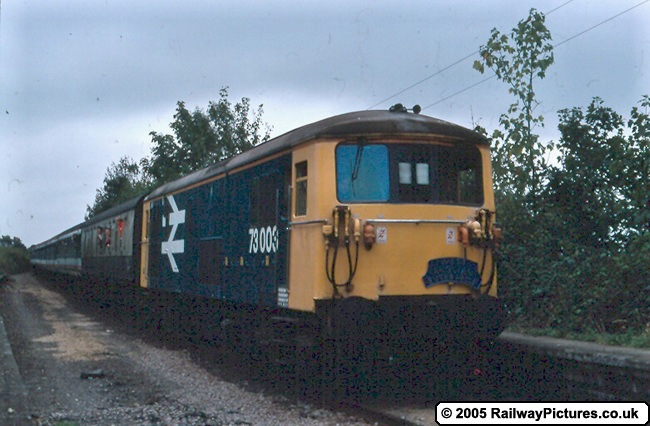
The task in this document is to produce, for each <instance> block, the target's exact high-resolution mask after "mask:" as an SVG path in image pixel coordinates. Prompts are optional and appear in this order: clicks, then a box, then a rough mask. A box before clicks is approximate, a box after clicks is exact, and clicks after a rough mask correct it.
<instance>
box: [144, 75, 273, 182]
mask: <svg viewBox="0 0 650 426" xmlns="http://www.w3.org/2000/svg"><path fill="white" fill-rule="evenodd" d="M219 95H220V99H219V100H218V101H217V102H210V104H209V105H208V108H207V110H206V111H203V110H201V109H199V108H196V109H195V110H194V111H193V112H190V111H189V110H188V109H187V108H186V107H185V103H184V102H178V104H177V107H176V114H174V121H173V122H172V123H170V127H171V128H172V130H173V132H174V134H173V135H168V134H161V133H157V132H151V133H150V135H151V139H152V143H153V148H152V150H151V153H152V157H151V159H148V161H147V163H146V165H145V168H146V171H147V172H148V173H149V174H150V175H151V176H152V178H153V179H155V181H156V182H157V183H164V182H168V181H170V180H173V179H176V178H178V177H180V176H183V175H186V174H188V173H190V172H192V171H195V170H199V169H201V168H204V167H206V166H208V165H210V164H214V163H216V162H219V161H221V160H224V159H227V158H230V157H233V156H235V155H237V154H240V153H242V152H244V151H247V150H249V149H251V148H253V147H254V146H256V145H258V144H260V143H261V142H264V141H266V140H268V139H269V130H270V129H269V126H268V125H267V124H264V123H262V113H263V110H262V105H260V106H259V107H258V109H257V110H256V111H251V107H250V99H248V98H242V100H241V101H240V102H238V103H236V104H235V105H234V106H233V105H232V104H231V103H230V102H229V101H228V89H227V87H224V88H222V89H221V90H220V92H219ZM262 127H266V130H265V131H264V133H263V134H262Z"/></svg>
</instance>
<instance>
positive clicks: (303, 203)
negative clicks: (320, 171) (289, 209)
mask: <svg viewBox="0 0 650 426" xmlns="http://www.w3.org/2000/svg"><path fill="white" fill-rule="evenodd" d="M307 172H308V170H307V161H302V162H300V163H296V165H295V176H296V206H295V212H294V215H295V216H305V215H306V214H307Z"/></svg>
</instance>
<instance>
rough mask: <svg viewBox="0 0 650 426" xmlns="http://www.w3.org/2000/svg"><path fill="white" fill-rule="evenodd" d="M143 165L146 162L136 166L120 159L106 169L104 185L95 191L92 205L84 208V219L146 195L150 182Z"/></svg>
mask: <svg viewBox="0 0 650 426" xmlns="http://www.w3.org/2000/svg"><path fill="white" fill-rule="evenodd" d="M144 164H146V160H144V161H141V164H138V163H136V162H135V161H134V160H133V159H132V158H129V157H122V158H120V161H119V162H118V163H117V164H115V163H112V164H111V165H110V167H109V168H108V169H106V176H105V177H104V185H103V186H102V187H101V188H100V189H98V190H97V192H96V195H95V202H94V204H93V205H92V206H86V219H90V218H91V217H93V216H95V215H97V214H99V213H101V212H104V211H106V210H108V209H110V208H111V207H114V206H117V205H119V204H121V203H124V202H126V201H128V200H130V199H132V198H135V197H137V196H139V195H142V194H144V193H146V192H147V190H148V189H150V188H151V185H152V181H151V178H150V177H149V175H148V174H147V173H146V171H145V168H144V166H143V165H144Z"/></svg>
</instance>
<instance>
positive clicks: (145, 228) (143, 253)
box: [140, 202, 151, 288]
mask: <svg viewBox="0 0 650 426" xmlns="http://www.w3.org/2000/svg"><path fill="white" fill-rule="evenodd" d="M142 209H143V218H142V238H141V241H140V287H143V288H147V287H149V234H150V232H151V203H148V202H145V203H143V206H142Z"/></svg>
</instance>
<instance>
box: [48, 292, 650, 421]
mask: <svg viewBox="0 0 650 426" xmlns="http://www.w3.org/2000/svg"><path fill="white" fill-rule="evenodd" d="M57 285H58V286H59V287H60V288H63V290H64V291H65V293H66V294H67V295H68V296H70V297H72V298H75V299H77V301H78V302H79V303H81V304H82V305H85V310H87V311H94V312H95V313H96V314H99V315H101V316H102V317H103V318H105V319H106V320H107V321H112V322H119V323H125V322H126V323H127V324H128V323H129V322H130V324H131V326H132V328H134V329H138V330H145V333H149V334H151V333H153V334H154V335H159V334H161V333H162V334H163V335H168V336H169V337H170V339H169V341H172V342H174V343H173V344H174V345H181V346H182V345H186V346H188V347H191V348H193V351H194V353H193V359H194V360H195V361H196V362H198V363H200V364H203V365H206V366H207V365H208V364H210V363H211V362H214V360H215V357H221V358H230V361H227V362H233V365H234V366H235V368H236V369H237V370H238V373H237V374H236V375H237V377H239V379H242V380H245V381H246V380H250V379H252V380H255V381H257V382H258V383H260V384H261V386H262V387H264V388H265V390H264V392H270V393H281V394H284V395H290V396H291V397H292V398H293V397H299V398H306V400H308V401H310V403H313V404H321V406H322V407H324V409H330V408H333V409H341V410H343V411H346V412H348V413H351V414H352V415H356V416H360V417H363V418H365V419H368V420H369V421H373V420H374V421H376V422H378V423H379V424H387V425H393V424H402V425H431V424H435V423H434V422H435V408H436V404H437V403H438V402H439V401H441V400H447V401H456V400H459V399H460V400H466V401H470V400H473V401H551V400H572V401H585V400H592V401H593V400H607V401H612V400H614V401H616V400H637V401H638V400H649V399H650V352H648V351H641V350H634V349H624V348H611V347H606V346H602V345H596V344H589V343H582V342H573V341H566V340H561V339H549V338H540V337H530V336H524V335H518V334H514V333H504V334H503V335H502V336H501V337H500V338H499V339H498V340H497V341H496V342H495V343H494V344H493V345H491V346H489V347H488V348H487V351H488V352H487V353H486V356H488V358H489V360H490V362H488V363H487V364H486V365H485V368H484V369H483V370H482V371H480V372H478V373H477V375H476V377H474V376H472V377H469V378H467V377H465V378H461V379H462V380H455V379H456V378H454V377H450V376H449V375H448V376H447V379H446V380H440V379H439V377H440V376H439V375H438V374H437V372H436V371H432V370H431V369H430V368H429V369H427V368H423V367H422V366H418V365H415V364H414V363H413V362H411V363H410V364H409V363H406V364H405V363H404V362H403V360H402V363H401V364H400V363H399V362H398V363H396V364H395V363H394V364H392V365H391V364H390V363H388V364H386V363H384V364H380V363H379V364H376V365H375V366H374V368H375V369H376V370H381V371H380V372H379V373H377V372H375V374H374V375H373V377H372V381H371V383H365V384H364V385H363V386H357V387H356V388H355V389H356V390H355V391H354V392H351V393H350V394H349V395H345V396H344V397H343V398H342V399H341V400H338V401H335V402H334V405H331V406H329V405H323V404H328V403H323V402H322V401H318V402H316V397H315V395H317V394H318V393H319V391H320V389H314V386H313V385H310V383H320V382H318V381H312V380H311V379H313V378H314V377H315V376H316V375H317V374H318V372H317V371H316V370H314V368H315V367H313V366H307V367H306V368H305V366H304V365H303V364H300V363H296V362H295V360H292V359H291V356H290V354H291V353H292V352H293V353H302V354H305V356H307V354H308V353H309V350H310V347H311V346H312V345H313V342H311V341H310V340H309V338H308V337H307V336H306V335H305V333H303V332H300V329H299V327H298V328H297V329H298V330H299V331H298V332H296V326H295V324H292V323H291V321H288V322H287V321H286V319H283V318H277V321H278V323H279V324H281V325H282V326H281V327H278V328H274V329H273V330H269V329H267V330H265V331H264V332H263V333H261V334H262V336H261V338H260V336H258V337H257V338H258V339H259V341H261V342H262V343H263V344H264V347H265V350H264V351H262V352H260V351H259V347H257V349H255V350H253V349H252V348H251V347H250V346H246V345H241V343H242V341H245V340H246V339H241V337H240V342H239V343H240V344H238V345H235V346H234V347H231V348H229V349H224V347H225V346H224V345H223V343H224V342H223V341H221V340H219V339H220V338H221V339H224V336H221V337H220V338H219V337H217V338H216V339H215V336H212V335H209V332H210V330H209V329H207V328H206V327H205V318H206V315H207V313H206V312H207V311H209V309H208V308H207V307H206V306H203V305H201V304H200V303H201V302H200V301H193V302H192V303H190V301H189V300H185V301H183V302H182V303H181V304H180V305H184V306H185V308H187V309H186V310H185V311H183V310H178V309H174V308H178V306H176V307H170V305H169V303H168V302H169V301H160V302H161V303H158V302H154V303H153V304H152V303H151V300H148V301H146V303H147V304H148V307H147V308H146V309H142V307H141V306H140V309H141V310H142V312H143V315H141V316H133V317H129V318H127V317H124V316H122V317H119V316H117V315H116V312H117V311H122V310H123V309H124V307H125V306H127V307H128V306H131V307H136V306H138V305H139V304H142V303H145V301H142V300H138V299H137V298H134V299H130V297H129V296H128V295H126V294H125V293H124V292H123V291H122V289H120V288H109V289H107V291H105V292H104V294H103V295H102V296H101V298H100V299H98V298H95V299H94V300H93V301H92V302H89V300H90V299H88V298H87V297H86V293H85V292H83V291H80V290H79V288H80V287H79V286H69V287H67V286H66V285H63V284H62V282H59V283H58V284H57ZM97 307H101V309H97ZM206 309H207V311H206ZM188 311H189V312H201V313H202V314H201V315H200V317H201V318H200V319H198V320H196V319H195V318H194V319H193V316H192V315H191V314H189V312H188ZM170 312H174V315H173V316H169V314H170ZM156 318H158V319H159V320H155V319H156ZM178 324H183V327H182V328H179V327H178ZM233 326H234V325H233V324H231V323H228V322H225V323H222V324H221V327H222V328H223V329H225V330H228V329H229V328H230V327H233ZM230 331H231V332H232V333H234V334H237V332H238V331H241V328H237V327H235V328H232V329H231V330H230ZM229 334H231V333H225V336H228V335H229ZM253 334H254V333H253ZM258 334H259V333H258ZM225 338H227V337H225ZM215 351H217V352H215ZM251 354H252V355H253V357H252V358H253V360H252V362H250V361H248V360H249V356H251ZM393 362H395V361H394V360H393ZM239 379H235V380H239ZM468 384H469V385H471V386H468Z"/></svg>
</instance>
